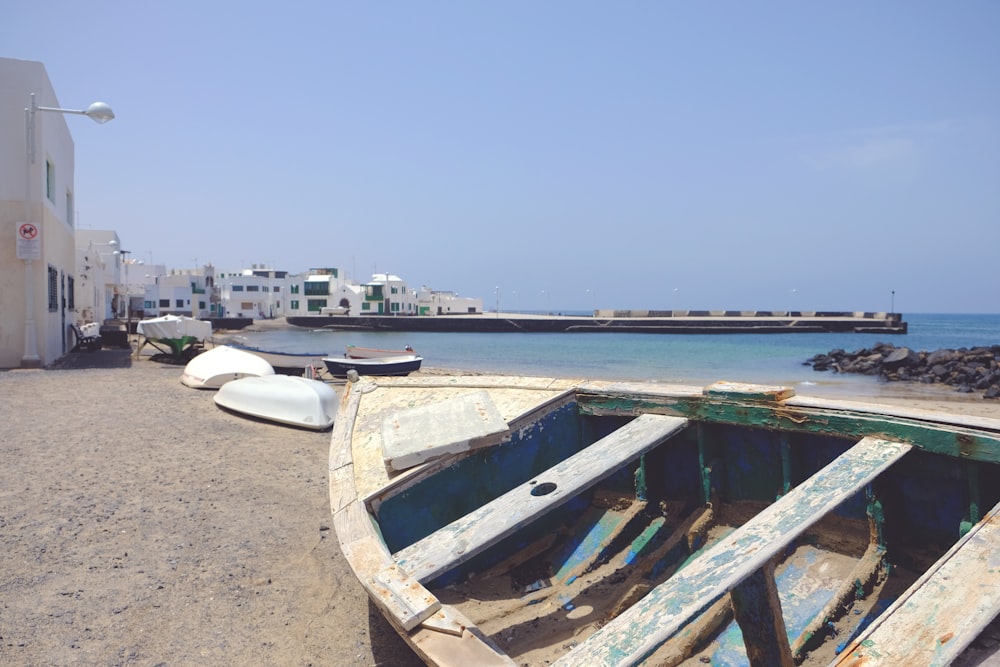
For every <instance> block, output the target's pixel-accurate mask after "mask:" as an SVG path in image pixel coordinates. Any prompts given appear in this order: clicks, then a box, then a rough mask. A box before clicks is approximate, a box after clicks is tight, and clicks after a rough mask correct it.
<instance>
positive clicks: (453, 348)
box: [243, 314, 1000, 386]
mask: <svg viewBox="0 0 1000 667" xmlns="http://www.w3.org/2000/svg"><path fill="white" fill-rule="evenodd" d="M904 320H905V321H906V322H908V324H909V333H908V334H905V335H891V334H850V333H848V334H817V333H798V334H614V333H611V334H609V333H553V334H521V333H511V334H486V333H476V334H459V333H448V334H440V333H394V332H391V333H387V332H343V331H311V330H308V329H294V330H280V331H266V332H245V333H244V334H243V335H244V336H245V337H246V339H247V342H248V344H250V345H255V346H257V347H261V348H264V349H273V350H287V351H292V352H322V353H325V354H328V355H330V356H339V355H341V354H343V352H344V349H345V348H346V346H347V345H348V344H353V345H360V346H364V347H381V348H390V349H401V348H402V347H403V346H404V345H407V344H409V345H412V346H413V348H414V349H415V350H416V351H417V352H418V353H419V354H420V355H422V356H423V357H424V366H425V367H427V368H442V369H453V370H464V371H473V372H479V373H504V374H517V375H541V376H556V377H585V378H592V379H605V380H642V381H658V382H671V383H682V384H695V385H702V384H708V383H711V382H714V381H717V380H731V381H735V382H756V383H762V384H783V385H787V386H796V385H800V384H805V385H815V384H820V385H822V384H835V385H849V386H850V385H859V384H861V385H864V384H872V383H877V380H876V379H875V378H870V377H859V376H848V375H837V374H833V373H829V372H827V373H818V372H816V371H814V370H812V368H811V367H810V366H805V365H803V362H804V361H805V360H806V359H809V358H810V357H812V356H813V355H816V354H821V353H825V352H829V351H830V350H833V349H837V348H843V349H845V350H847V351H853V350H857V349H861V348H865V347H870V346H872V345H874V344H875V343H878V342H886V343H892V344H894V345H896V346H907V347H910V348H913V349H915V350H936V349H939V348H961V347H975V346H979V345H1000V315H934V314H917V315H904Z"/></svg>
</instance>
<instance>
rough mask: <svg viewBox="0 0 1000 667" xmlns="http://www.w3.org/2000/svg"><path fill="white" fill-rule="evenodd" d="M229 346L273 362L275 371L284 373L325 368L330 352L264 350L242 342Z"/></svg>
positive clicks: (301, 372) (298, 373)
mask: <svg viewBox="0 0 1000 667" xmlns="http://www.w3.org/2000/svg"><path fill="white" fill-rule="evenodd" d="M226 344H227V345H228V346H229V347H232V348H235V349H237V350H242V351H244V352H249V353H250V354H253V355H256V356H258V357H260V358H261V359H263V360H264V361H266V362H267V363H269V364H271V367H272V368H274V372H275V373H281V374H283V375H289V374H291V375H304V374H305V373H306V371H307V369H312V368H323V358H324V357H326V356H327V355H328V354H329V353H328V352H280V351H277V350H262V349H261V348H259V347H253V346H251V345H244V344H242V343H233V342H230V343H226Z"/></svg>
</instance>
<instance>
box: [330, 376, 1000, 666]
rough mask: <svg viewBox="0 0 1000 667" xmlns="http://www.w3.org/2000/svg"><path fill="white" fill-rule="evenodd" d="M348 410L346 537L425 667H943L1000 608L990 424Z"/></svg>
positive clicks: (341, 474) (370, 389)
mask: <svg viewBox="0 0 1000 667" xmlns="http://www.w3.org/2000/svg"><path fill="white" fill-rule="evenodd" d="M345 392H346V394H345V396H344V399H343V401H342V405H341V412H340V415H339V417H338V421H337V424H336V425H335V426H334V429H333V434H332V438H331V454H330V498H331V507H332V510H333V514H334V525H335V528H336V532H337V538H338V541H339V543H340V546H341V549H342V550H343V553H344V555H345V557H346V559H347V561H348V563H349V564H350V566H351V567H352V569H353V570H354V573H355V575H356V576H357V578H358V580H359V582H360V583H361V585H362V586H363V587H364V588H365V589H366V590H367V592H368V594H369V596H370V598H371V600H372V602H373V604H374V605H376V606H377V607H378V608H379V609H380V610H381V612H382V613H383V614H384V615H385V617H386V618H387V619H388V620H389V622H390V623H391V624H392V626H393V627H394V628H395V629H396V630H397V631H398V632H399V634H400V635H401V636H402V637H403V638H404V639H405V640H406V641H407V643H408V644H409V645H410V646H411V647H412V648H413V650H414V651H415V652H416V653H417V654H418V655H419V656H420V658H421V659H423V660H424V661H425V662H426V663H427V664H429V665H441V666H452V665H456V666H457V665H562V666H576V665H588V666H589V665H638V664H642V665H667V664H669V665H676V664H689V663H690V664H701V663H711V664H723V663H725V664H751V665H792V664H823V665H826V664H831V663H834V664H839V665H860V664H864V665H870V664H879V665H930V664H940V665H944V664H949V663H950V662H951V661H952V660H955V659H956V658H958V657H960V656H962V655H963V652H964V651H966V650H967V649H968V647H969V646H970V644H972V643H973V642H974V641H975V640H976V638H977V636H978V635H979V634H980V633H981V632H982V631H983V630H984V628H986V627H987V626H988V624H990V623H991V621H992V619H994V617H996V615H997V612H998V610H1000V531H998V528H1000V504H998V501H1000V420H994V419H983V418H973V417H964V416H961V415H948V414H940V413H932V412H927V411H919V410H912V409H910V410H907V409H902V408H898V409H897V408H890V407H888V406H873V405H870V404H862V403H851V402H844V401H834V400H827V399H819V398H810V397H799V396H795V394H794V391H792V390H791V389H787V388H782V387H763V386H756V385H743V384H733V383H716V384H714V385H711V386H709V387H706V388H701V387H681V386H671V385H662V384H640V383H614V382H586V381H572V380H555V379H544V378H514V377H488V376H476V377H465V378H462V377H442V376H429V377H421V378H361V379H360V380H358V381H355V382H349V383H347V385H346V388H345ZM989 508H992V509H989ZM987 632H990V633H994V634H995V633H996V628H990V629H988V631H987ZM996 644H997V642H996V641H993V645H994V646H996Z"/></svg>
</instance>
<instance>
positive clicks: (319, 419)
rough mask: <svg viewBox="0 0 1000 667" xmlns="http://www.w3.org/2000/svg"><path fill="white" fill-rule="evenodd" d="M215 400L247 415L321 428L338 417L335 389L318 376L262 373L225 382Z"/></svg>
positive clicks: (309, 427)
mask: <svg viewBox="0 0 1000 667" xmlns="http://www.w3.org/2000/svg"><path fill="white" fill-rule="evenodd" d="M214 400H215V404H216V405H218V406H219V407H221V408H225V409H227V410H230V411H232V412H236V413H239V414H242V415H245V416H248V417H254V418H257V419H263V420H265V421H271V422H277V423H279V424H286V425H288V426H297V427H299V428H307V429H312V430H316V431H322V430H325V429H328V428H330V427H331V426H333V423H334V421H335V419H336V417H337V393H336V391H334V389H333V387H331V386H330V385H328V384H326V383H325V382H322V381H320V380H313V379H310V378H304V377H297V376H294V375H262V376H260V377H245V378H241V379H239V380H233V381H231V382H227V383H226V384H224V385H223V386H222V387H220V388H219V391H218V392H216V394H215V396H214Z"/></svg>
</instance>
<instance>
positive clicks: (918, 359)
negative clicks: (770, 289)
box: [805, 343, 1000, 398]
mask: <svg viewBox="0 0 1000 667" xmlns="http://www.w3.org/2000/svg"><path fill="white" fill-rule="evenodd" d="M805 363H806V364H807V365H811V366H812V367H813V370H815V371H827V370H832V371H834V372H837V373H860V374H862V375H878V376H880V377H882V378H883V379H885V380H887V381H890V382H899V381H911V382H924V383H928V384H945V385H948V386H951V387H956V388H957V390H958V391H961V392H965V393H971V392H974V391H982V392H983V398H1000V345H992V346H989V347H986V346H980V347H973V348H962V349H958V350H950V349H941V350H934V351H933V352H926V351H921V352H917V351H915V350H911V349H910V348H908V347H896V346H895V345H892V344H891V343H881V344H879V345H875V346H873V347H871V348H865V349H861V350H856V351H854V352H845V351H844V350H841V349H838V350H832V351H830V352H828V353H826V354H817V355H816V356H814V357H812V358H810V359H808V360H806V362H805Z"/></svg>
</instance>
